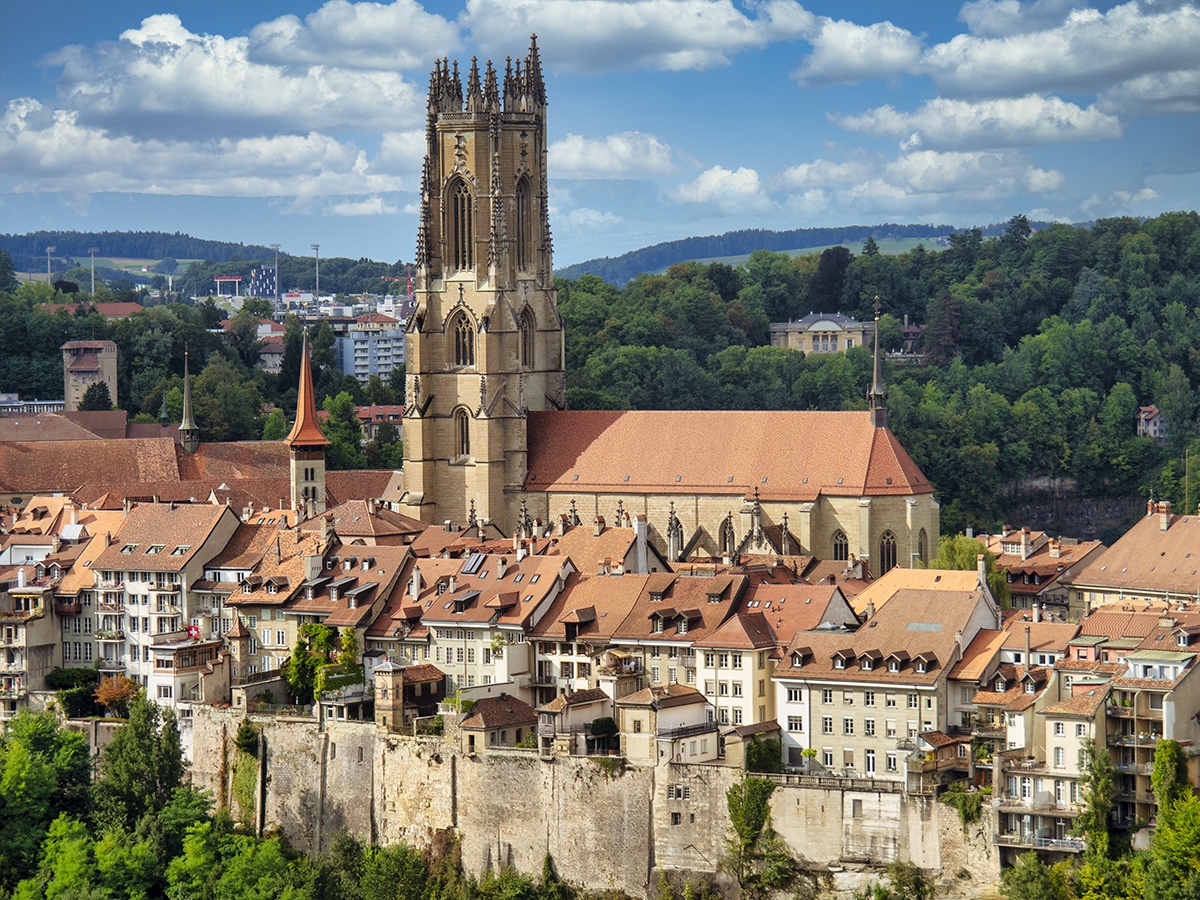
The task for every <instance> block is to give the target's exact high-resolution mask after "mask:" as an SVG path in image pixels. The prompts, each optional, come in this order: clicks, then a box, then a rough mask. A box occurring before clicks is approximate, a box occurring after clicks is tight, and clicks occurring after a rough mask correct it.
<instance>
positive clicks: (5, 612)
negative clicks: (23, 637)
mask: <svg viewBox="0 0 1200 900" xmlns="http://www.w3.org/2000/svg"><path fill="white" fill-rule="evenodd" d="M42 612H43V610H42V608H41V607H40V606H35V607H34V608H33V609H0V622H3V621H6V620H8V621H17V622H24V621H28V620H31V619H40V618H41V617H42Z"/></svg>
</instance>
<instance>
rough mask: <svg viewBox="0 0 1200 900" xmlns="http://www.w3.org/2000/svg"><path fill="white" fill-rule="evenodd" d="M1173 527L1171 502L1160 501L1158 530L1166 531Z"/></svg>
mask: <svg viewBox="0 0 1200 900" xmlns="http://www.w3.org/2000/svg"><path fill="white" fill-rule="evenodd" d="M1170 527H1171V501H1170V500H1159V501H1158V530H1159V531H1166V530H1167V529H1168V528H1170Z"/></svg>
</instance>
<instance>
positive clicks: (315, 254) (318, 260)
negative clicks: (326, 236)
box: [309, 244, 321, 303]
mask: <svg viewBox="0 0 1200 900" xmlns="http://www.w3.org/2000/svg"><path fill="white" fill-rule="evenodd" d="M309 246H311V247H312V249H313V257H314V259H315V261H316V266H317V289H316V291H314V294H315V295H316V300H317V302H318V303H320V302H321V245H320V244H310V245H309Z"/></svg>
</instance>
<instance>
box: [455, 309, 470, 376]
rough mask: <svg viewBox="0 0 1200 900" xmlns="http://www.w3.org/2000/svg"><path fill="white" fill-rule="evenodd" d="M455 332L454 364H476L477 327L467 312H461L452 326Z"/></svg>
mask: <svg viewBox="0 0 1200 900" xmlns="http://www.w3.org/2000/svg"><path fill="white" fill-rule="evenodd" d="M450 330H451V332H452V333H453V334H454V365H456V366H473V365H475V328H474V326H473V325H472V323H471V318H470V316H468V315H467V314H466V313H459V314H458V316H456V317H455V319H454V321H453V324H452V325H451V326H450Z"/></svg>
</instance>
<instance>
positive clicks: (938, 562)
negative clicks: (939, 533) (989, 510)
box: [928, 534, 1009, 608]
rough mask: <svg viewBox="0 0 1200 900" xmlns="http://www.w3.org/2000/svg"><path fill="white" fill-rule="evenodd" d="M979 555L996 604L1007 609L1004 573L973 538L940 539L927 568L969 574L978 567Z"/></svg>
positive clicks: (963, 536) (958, 536)
mask: <svg viewBox="0 0 1200 900" xmlns="http://www.w3.org/2000/svg"><path fill="white" fill-rule="evenodd" d="M981 555H982V556H983V563H984V571H985V572H986V573H987V583H988V587H989V588H990V589H991V591H992V596H993V597H995V598H996V602H997V603H999V604H1000V605H1001V606H1003V607H1005V608H1007V607H1008V603H1009V594H1008V584H1007V579H1006V578H1005V576H1004V573H1003V572H1001V571H1000V570H999V569H997V568H996V556H995V554H993V553H991V552H989V551H988V550H987V549H986V548H985V547H984V546H983V544H981V543H980V542H979V541H977V540H975V538H969V537H967V536H966V535H965V534H956V535H953V536H951V537H944V538H942V539H941V541H940V542H939V543H938V552H937V555H936V556H934V558H933V559H931V560H930V561H929V565H928V568H930V569H950V570H955V571H959V572H969V571H971V570H973V569H977V568H978V567H979V557H980V556H981Z"/></svg>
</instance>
